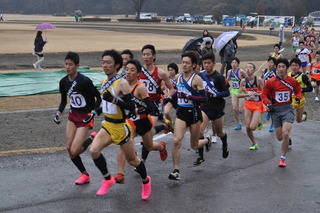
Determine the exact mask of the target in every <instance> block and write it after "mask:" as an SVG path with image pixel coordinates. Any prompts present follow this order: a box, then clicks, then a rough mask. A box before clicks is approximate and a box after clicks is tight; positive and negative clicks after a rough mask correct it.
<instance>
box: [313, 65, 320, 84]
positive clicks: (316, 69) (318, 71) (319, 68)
mask: <svg viewBox="0 0 320 213" xmlns="http://www.w3.org/2000/svg"><path fill="white" fill-rule="evenodd" d="M311 78H313V79H315V80H317V81H320V61H317V62H316V63H314V64H313V67H312V75H311Z"/></svg>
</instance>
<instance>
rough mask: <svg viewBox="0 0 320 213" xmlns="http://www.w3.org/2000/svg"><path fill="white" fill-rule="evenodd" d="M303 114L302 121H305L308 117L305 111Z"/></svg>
mask: <svg viewBox="0 0 320 213" xmlns="http://www.w3.org/2000/svg"><path fill="white" fill-rule="evenodd" d="M303 115H304V120H303V121H307V119H308V113H307V112H303Z"/></svg>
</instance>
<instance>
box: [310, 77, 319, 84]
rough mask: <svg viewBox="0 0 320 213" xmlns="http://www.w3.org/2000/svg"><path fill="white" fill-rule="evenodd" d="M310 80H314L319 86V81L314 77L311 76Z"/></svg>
mask: <svg viewBox="0 0 320 213" xmlns="http://www.w3.org/2000/svg"><path fill="white" fill-rule="evenodd" d="M311 81H314V82H316V83H317V86H320V81H318V80H317V79H314V78H312V77H311Z"/></svg>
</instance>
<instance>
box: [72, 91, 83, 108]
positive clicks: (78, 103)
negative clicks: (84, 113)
mask: <svg viewBox="0 0 320 213" xmlns="http://www.w3.org/2000/svg"><path fill="white" fill-rule="evenodd" d="M70 105H71V107H73V108H82V107H85V106H86V105H87V102H86V99H85V98H84V97H83V95H81V94H71V95H70Z"/></svg>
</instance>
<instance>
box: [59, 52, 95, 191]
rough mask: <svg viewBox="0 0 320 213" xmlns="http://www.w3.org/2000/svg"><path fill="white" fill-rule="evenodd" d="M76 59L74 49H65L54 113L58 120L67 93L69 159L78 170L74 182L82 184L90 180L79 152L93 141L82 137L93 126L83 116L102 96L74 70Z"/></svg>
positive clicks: (91, 110)
mask: <svg viewBox="0 0 320 213" xmlns="http://www.w3.org/2000/svg"><path fill="white" fill-rule="evenodd" d="M79 62H80V59H79V55H78V54H77V53H75V52H68V53H67V55H66V57H65V69H66V73H67V75H66V76H65V77H63V78H62V79H61V80H60V83H59V91H60V93H61V101H60V105H59V109H58V111H57V113H56V115H55V116H54V122H55V123H57V124H60V116H61V114H62V112H63V110H64V109H65V107H66V105H67V96H69V100H70V110H69V116H68V121H67V128H66V139H67V150H68V153H69V157H70V158H71V161H72V162H73V163H74V165H75V166H76V167H77V168H78V169H79V171H80V172H81V175H80V178H79V179H77V180H76V181H75V184H77V185H82V184H85V183H89V182H90V175H89V174H88V172H87V170H86V169H85V167H84V165H83V163H82V160H81V157H80V154H81V153H83V152H84V151H85V150H86V149H87V148H88V146H89V145H90V144H91V142H92V140H86V141H85V139H86V137H87V135H88V132H89V129H92V127H93V119H91V121H90V122H88V123H85V122H83V119H86V118H87V117H88V115H89V113H90V112H93V113H96V111H95V110H96V109H98V108H99V107H100V104H101V97H100V93H99V91H98V90H97V88H96V87H95V86H94V85H93V83H92V81H91V80H90V79H89V78H88V77H86V76H84V75H82V74H81V73H79V72H78V71H77V69H78V68H79ZM84 141H85V142H84Z"/></svg>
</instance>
